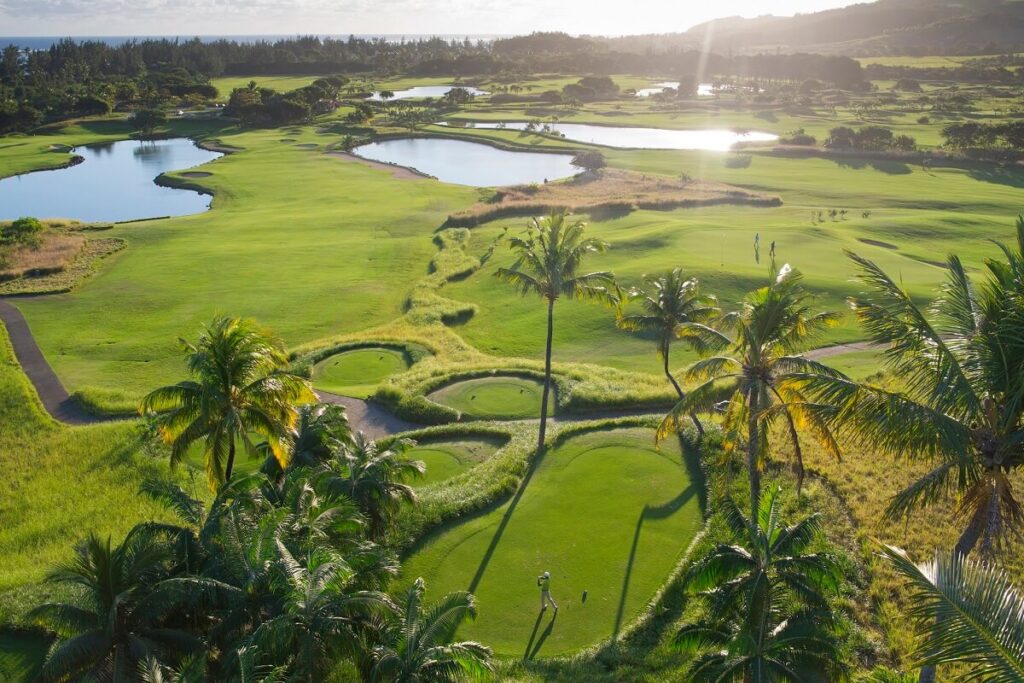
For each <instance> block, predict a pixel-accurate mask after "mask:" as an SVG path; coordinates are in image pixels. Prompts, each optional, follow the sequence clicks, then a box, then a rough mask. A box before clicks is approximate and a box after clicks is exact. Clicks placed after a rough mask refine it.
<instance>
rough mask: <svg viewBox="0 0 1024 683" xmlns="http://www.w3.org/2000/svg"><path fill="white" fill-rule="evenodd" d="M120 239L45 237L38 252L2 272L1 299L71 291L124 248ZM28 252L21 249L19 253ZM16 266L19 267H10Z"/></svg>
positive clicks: (69, 235)
mask: <svg viewBox="0 0 1024 683" xmlns="http://www.w3.org/2000/svg"><path fill="white" fill-rule="evenodd" d="M125 244H126V243H125V241H124V240H123V239H121V238H119V237H109V238H100V239H87V238H86V237H85V236H84V235H83V234H81V233H79V232H69V233H61V234H58V235H57V236H55V237H53V238H52V239H47V238H46V237H44V241H43V245H42V246H41V247H40V248H39V250H38V251H34V252H33V251H32V250H28V253H27V254H25V255H24V258H23V259H21V260H19V261H15V260H14V259H13V258H12V260H11V263H10V264H8V265H7V266H5V267H4V269H3V270H0V296H4V295H12V294H14V295H26V294H57V293H61V292H68V291H71V289H73V288H74V287H75V286H76V285H77V284H78V283H79V282H81V281H82V280H84V279H85V278H87V277H88V276H89V275H91V274H92V273H93V272H95V270H96V268H97V265H98V264H99V262H100V261H101V260H102V259H104V258H106V257H107V256H110V255H111V254H114V253H116V252H118V251H120V250H121V249H123V248H124V247H125ZM23 249H25V248H23V247H22V248H19V249H18V250H17V251H18V253H19V254H20V252H21V251H22V250H23ZM15 263H16V264H17V265H16V266H14V265H11V264H15Z"/></svg>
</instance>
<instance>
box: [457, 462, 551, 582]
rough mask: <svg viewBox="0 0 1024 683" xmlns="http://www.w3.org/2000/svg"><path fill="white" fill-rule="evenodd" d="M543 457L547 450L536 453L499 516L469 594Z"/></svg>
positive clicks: (481, 575) (489, 560)
mask: <svg viewBox="0 0 1024 683" xmlns="http://www.w3.org/2000/svg"><path fill="white" fill-rule="evenodd" d="M545 455H547V448H545V449H544V450H543V451H541V452H540V453H538V454H537V455H536V456H535V457H534V458H533V460H532V461H531V462H530V468H529V469H528V470H526V476H524V477H523V481H522V482H520V484H519V488H518V489H516V494H515V495H514V496H513V497H512V501H511V502H510V503H509V504H508V509H507V510H505V514H504V515H502V516H501V521H500V522H499V523H498V528H497V529H496V530H495V531H494V536H493V537H492V538H491V543H490V545H489V546H487V551H486V552H485V553H484V556H483V557H482V558H480V566H478V567H477V568H476V573H475V574H474V575H473V580H472V581H470V582H469V588H468V589H467V590H468V591H469V592H470V593H476V589H477V587H478V586H479V585H480V581H481V580H483V578H484V572H486V571H487V565H488V564H490V562H491V557H493V556H494V551H495V550H497V549H498V544H499V543H501V537H502V535H503V534H504V533H505V528H506V527H508V523H509V522H510V521H511V520H512V515H513V514H515V511H516V507H517V506H518V505H519V501H520V500H521V499H522V497H523V494H524V493H526V487H527V486H529V485H530V480H531V479H533V473H534V472H536V471H537V467H538V466H540V463H541V461H542V460H543V459H544V456H545Z"/></svg>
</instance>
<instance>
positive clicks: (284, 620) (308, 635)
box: [247, 539, 393, 683]
mask: <svg viewBox="0 0 1024 683" xmlns="http://www.w3.org/2000/svg"><path fill="white" fill-rule="evenodd" d="M276 545H277V552H278V562H277V564H278V568H279V576H280V580H279V582H278V584H277V587H276V589H275V594H276V595H278V596H279V598H280V601H281V609H280V611H279V612H278V613H277V614H276V615H274V616H273V617H271V618H269V619H266V620H265V621H263V623H261V624H260V625H259V627H258V628H257V629H256V630H255V632H253V634H252V636H251V638H249V642H248V643H247V645H253V646H255V647H256V648H258V650H259V652H261V653H263V654H264V655H265V656H266V657H268V659H269V661H271V662H281V661H285V660H287V659H288V658H291V670H292V677H291V678H290V679H289V680H304V681H308V682H309V683H313V682H314V681H322V680H324V678H325V676H326V674H327V673H328V672H329V671H330V670H331V669H332V668H333V667H334V665H335V664H336V661H337V660H336V656H337V655H338V654H339V653H343V652H345V651H352V650H353V649H354V648H355V647H356V646H357V643H358V640H359V633H358V630H359V627H360V624H361V622H362V621H363V620H364V619H365V618H366V617H367V616H369V615H372V614H374V613H379V612H381V611H385V610H388V609H393V605H391V602H390V599H389V598H388V597H387V596H386V595H384V594H383V593H379V592H374V591H361V590H358V589H357V588H356V587H355V586H354V585H353V578H354V576H355V572H354V571H353V570H352V568H351V567H349V565H348V564H347V563H346V562H345V560H344V559H343V558H342V557H341V556H340V555H338V554H337V553H335V552H334V551H332V550H330V549H328V548H325V547H321V548H317V549H315V550H313V551H312V552H310V553H308V554H307V555H306V557H305V558H303V561H301V562H300V561H299V560H297V559H296V557H295V556H293V555H292V553H291V551H289V550H288V548H287V546H286V545H285V543H284V542H283V541H281V540H280V539H279V540H278V541H277V543H276Z"/></svg>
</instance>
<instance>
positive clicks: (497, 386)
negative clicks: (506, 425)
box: [427, 376, 555, 418]
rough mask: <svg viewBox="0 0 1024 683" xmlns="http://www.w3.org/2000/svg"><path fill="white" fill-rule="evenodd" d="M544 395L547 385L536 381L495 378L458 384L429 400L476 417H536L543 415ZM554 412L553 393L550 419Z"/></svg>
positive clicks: (550, 401) (449, 386) (517, 378)
mask: <svg viewBox="0 0 1024 683" xmlns="http://www.w3.org/2000/svg"><path fill="white" fill-rule="evenodd" d="M543 391H544V385H543V384H542V383H541V382H538V381H537V380H534V379H526V378H523V377H509V376H494V377H481V378H479V379H469V380H466V381H464V382H455V383H454V384H449V385H448V386H445V387H441V388H440V389H438V390H437V391H435V392H433V393H432V394H430V395H429V396H428V397H427V398H429V399H430V400H431V401H434V402H436V403H441V404H442V405H446V406H448V407H450V408H454V409H455V410H458V411H459V412H462V413H465V414H466V415H471V416H473V417H481V418H500V417H506V418H518V417H536V416H538V415H539V414H540V402H541V394H542V393H543ZM554 412H555V393H554V391H552V392H551V397H550V399H549V401H548V415H552V414H554Z"/></svg>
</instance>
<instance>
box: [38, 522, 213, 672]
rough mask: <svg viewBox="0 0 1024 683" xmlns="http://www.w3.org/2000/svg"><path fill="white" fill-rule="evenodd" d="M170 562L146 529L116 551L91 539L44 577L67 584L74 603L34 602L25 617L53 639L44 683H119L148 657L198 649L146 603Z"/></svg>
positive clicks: (135, 531)
mask: <svg viewBox="0 0 1024 683" xmlns="http://www.w3.org/2000/svg"><path fill="white" fill-rule="evenodd" d="M172 564H173V557H172V554H171V553H170V551H169V548H168V546H167V545H166V544H165V543H163V542H162V541H161V539H160V538H159V537H158V536H157V535H156V534H154V533H153V532H152V530H151V529H150V528H149V527H148V526H147V525H138V526H136V527H134V528H133V529H132V530H131V531H129V532H128V535H127V536H126V537H125V539H124V540H123V541H122V542H121V543H120V544H119V545H117V546H112V545H111V541H110V538H109V537H108V538H107V539H106V540H103V539H100V538H99V537H97V536H96V535H95V534H90V535H89V536H88V537H87V538H86V539H85V541H84V542H83V543H82V544H81V545H80V546H79V547H78V550H77V553H76V555H75V558H74V559H73V560H72V561H71V562H69V563H68V564H65V565H63V566H61V567H59V568H57V569H56V570H55V571H54V572H53V573H51V574H50V575H49V577H47V581H48V582H51V583H55V584H60V585H64V586H68V587H70V588H71V589H72V591H74V594H75V597H76V598H77V599H75V600H74V601H73V602H68V603H47V604H44V605H40V606H39V607H37V608H35V609H34V610H32V611H31V612H30V614H29V616H30V618H32V619H34V620H37V621H38V622H40V623H41V624H43V625H45V626H47V627H49V628H51V629H52V630H53V631H54V632H55V633H56V634H57V636H58V639H59V640H58V642H57V644H56V645H55V646H54V648H53V649H52V650H51V651H50V653H49V655H48V656H47V658H46V662H45V663H44V665H43V669H42V678H43V680H45V681H63V680H67V679H69V678H73V677H83V678H95V679H99V680H104V679H111V680H115V681H121V680H126V679H127V678H128V677H129V676H130V673H131V672H133V671H134V670H135V668H136V667H137V666H138V663H139V662H140V661H142V660H144V659H146V658H147V657H150V656H157V655H172V656H179V655H185V654H189V653H196V652H198V651H199V650H200V649H201V647H202V643H201V642H200V641H199V640H198V639H197V638H194V637H193V636H191V635H189V634H188V633H187V632H185V631H180V630H177V629H174V628H171V627H168V626H167V625H165V624H162V623H161V621H160V614H159V612H160V610H158V609H154V604H153V603H150V602H148V600H149V598H150V597H151V596H152V595H153V588H154V586H155V585H156V584H157V583H158V582H159V581H160V580H162V579H165V578H166V577H167V576H168V574H169V570H170V568H171V566H172Z"/></svg>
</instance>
